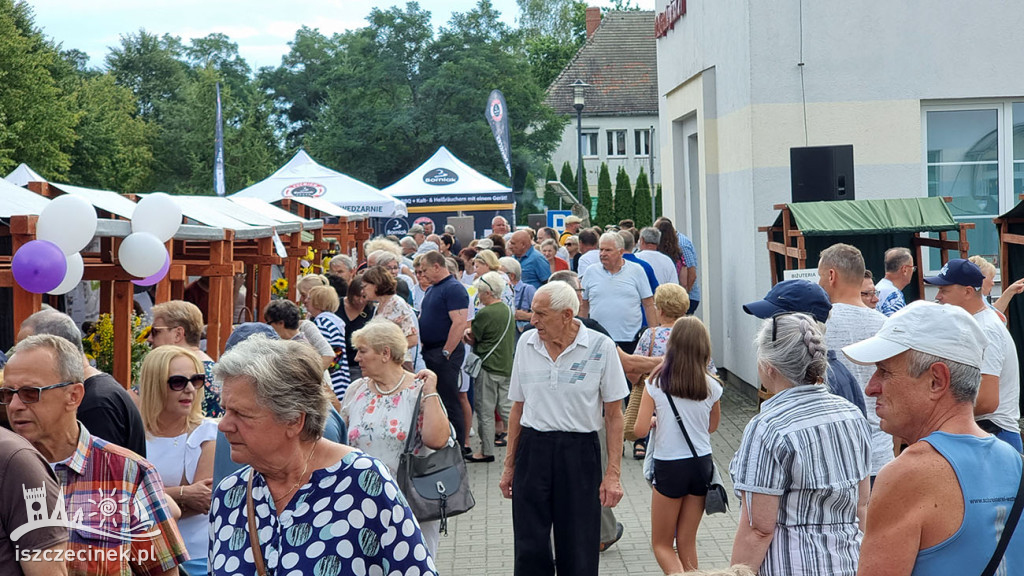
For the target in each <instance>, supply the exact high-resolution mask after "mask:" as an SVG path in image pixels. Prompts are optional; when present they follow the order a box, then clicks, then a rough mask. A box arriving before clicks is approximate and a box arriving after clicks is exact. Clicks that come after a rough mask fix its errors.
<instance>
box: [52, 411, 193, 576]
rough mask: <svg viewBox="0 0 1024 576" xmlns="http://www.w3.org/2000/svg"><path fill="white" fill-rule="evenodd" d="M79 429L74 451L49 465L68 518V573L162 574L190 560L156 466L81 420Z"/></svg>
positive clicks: (86, 575)
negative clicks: (61, 491)
mask: <svg viewBox="0 0 1024 576" xmlns="http://www.w3.org/2000/svg"><path fill="white" fill-rule="evenodd" d="M78 430H79V432H78V449H77V450H76V451H75V453H74V454H72V456H71V458H69V459H68V460H65V461H63V462H58V463H57V464H54V465H53V469H54V472H55V473H56V475H57V479H58V480H59V481H60V483H61V486H63V488H64V506H65V510H66V512H67V519H68V520H69V521H71V522H72V526H71V530H70V533H71V534H70V535H71V538H70V539H69V541H68V552H69V555H68V556H67V557H68V558H73V560H69V561H68V562H67V567H68V574H69V575H70V576H96V575H104V576H108V575H116V576H131V575H132V574H163V573H164V572H166V571H167V570H170V569H172V568H174V567H175V566H177V565H179V564H181V563H182V562H184V561H186V560H188V553H187V552H186V551H185V543H184V542H183V541H182V539H181V535H180V534H179V533H178V527H177V525H176V524H175V523H174V520H173V519H172V518H171V512H170V510H169V509H168V508H167V504H166V503H165V502H164V483H163V481H162V480H161V479H160V474H159V473H157V471H156V468H154V467H153V465H152V464H150V463H149V462H147V461H146V460H145V459H144V458H142V457H141V456H139V455H138V454H136V453H134V452H132V451H130V450H127V449H125V448H122V447H120V446H117V445H115V444H111V443H109V442H107V441H106V440H103V439H101V438H97V437H95V436H93V435H91V434H89V431H88V430H86V429H85V426H83V425H82V424H81V423H79V424H78ZM154 532H155V533H156V534H155V535H153V536H149V535H150V534H152V533H154ZM133 537H134V539H133ZM125 556H128V559H125Z"/></svg>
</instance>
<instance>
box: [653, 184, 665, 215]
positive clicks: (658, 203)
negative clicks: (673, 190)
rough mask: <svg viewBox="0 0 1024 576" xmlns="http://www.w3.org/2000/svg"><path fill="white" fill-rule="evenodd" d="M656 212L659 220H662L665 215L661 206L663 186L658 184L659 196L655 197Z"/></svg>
mask: <svg viewBox="0 0 1024 576" xmlns="http://www.w3.org/2000/svg"><path fill="white" fill-rule="evenodd" d="M654 212H655V214H656V215H657V218H661V217H662V216H664V215H665V211H664V210H663V209H662V204H661V184H658V194H657V196H655V197H654Z"/></svg>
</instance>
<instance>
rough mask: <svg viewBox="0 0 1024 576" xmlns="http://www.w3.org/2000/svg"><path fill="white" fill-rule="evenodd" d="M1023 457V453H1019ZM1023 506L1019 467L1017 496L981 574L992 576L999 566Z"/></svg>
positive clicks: (1023, 485)
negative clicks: (997, 542)
mask: <svg viewBox="0 0 1024 576" xmlns="http://www.w3.org/2000/svg"><path fill="white" fill-rule="evenodd" d="M1021 458H1024V454H1022V455H1021ZM1022 508H1024V469H1021V475H1020V485H1019V486H1017V496H1016V497H1015V498H1014V499H1013V508H1011V509H1010V515H1009V516H1008V517H1007V518H1006V525H1005V526H1004V527H1003V535H1002V536H1000V537H999V544H997V545H996V551H995V552H993V553H992V558H991V559H990V560H989V561H988V565H987V566H985V571H984V572H982V573H981V576H993V575H994V574H995V573H996V569H997V568H999V564H1000V562H1002V561H1003V554H1005V553H1006V547H1007V546H1009V545H1010V538H1012V537H1013V530H1014V528H1016V527H1017V524H1019V523H1020V513H1021V509H1022Z"/></svg>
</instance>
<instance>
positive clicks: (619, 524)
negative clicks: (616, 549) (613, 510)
mask: <svg viewBox="0 0 1024 576" xmlns="http://www.w3.org/2000/svg"><path fill="white" fill-rule="evenodd" d="M625 530H626V527H625V526H623V525H622V522H616V523H615V538H612V539H611V540H609V541H607V542H601V547H600V548H599V549H598V551H599V552H604V551H605V550H607V549H609V548H611V547H612V546H614V545H615V543H616V542H618V541H619V540H621V539H622V533H623V532H624V531H625Z"/></svg>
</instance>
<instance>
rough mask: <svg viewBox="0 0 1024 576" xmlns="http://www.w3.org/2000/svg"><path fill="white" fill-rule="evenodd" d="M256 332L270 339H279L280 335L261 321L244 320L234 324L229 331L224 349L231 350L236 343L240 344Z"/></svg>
mask: <svg viewBox="0 0 1024 576" xmlns="http://www.w3.org/2000/svg"><path fill="white" fill-rule="evenodd" d="M257 334H262V335H264V336H266V337H267V338H270V339H271V340H280V336H278V335H277V332H275V331H274V329H273V328H271V327H270V326H268V325H266V324H264V323H262V322H244V323H242V324H239V325H238V326H235V329H234V330H232V331H231V335H230V336H228V341H227V342H226V343H225V344H224V351H225V352H227V351H228V350H231V349H232V348H234V347H235V345H236V344H241V343H242V342H244V341H245V340H247V339H249V337H251V336H255V335H257Z"/></svg>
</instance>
